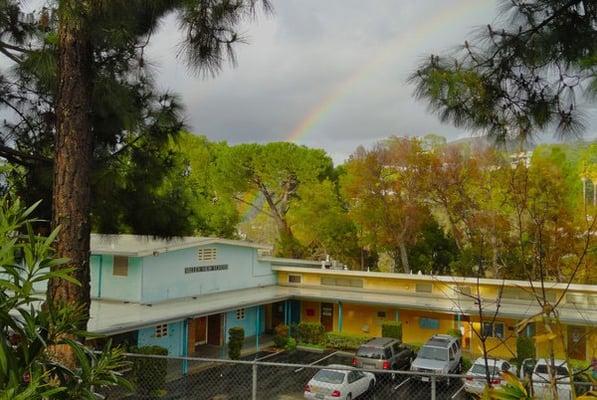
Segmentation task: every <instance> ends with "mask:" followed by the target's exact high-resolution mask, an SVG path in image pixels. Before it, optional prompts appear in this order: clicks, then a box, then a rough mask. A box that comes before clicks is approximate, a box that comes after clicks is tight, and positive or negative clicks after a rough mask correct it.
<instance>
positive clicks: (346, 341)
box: [324, 332, 371, 350]
mask: <svg viewBox="0 0 597 400" xmlns="http://www.w3.org/2000/svg"><path fill="white" fill-rule="evenodd" d="M370 339H371V336H364V335H351V334H348V333H339V332H328V333H326V334H325V339H324V344H325V347H329V348H333V349H337V350H356V349H358V348H359V346H360V345H362V344H363V343H365V342H366V341H368V340H370Z"/></svg>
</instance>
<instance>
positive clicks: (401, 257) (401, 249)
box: [400, 242, 410, 274]
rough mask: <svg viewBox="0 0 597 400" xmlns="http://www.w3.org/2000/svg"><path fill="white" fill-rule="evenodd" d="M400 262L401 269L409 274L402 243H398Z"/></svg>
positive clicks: (404, 247)
mask: <svg viewBox="0 0 597 400" xmlns="http://www.w3.org/2000/svg"><path fill="white" fill-rule="evenodd" d="M400 261H401V263H402V268H403V269H404V273H406V274H410V264H409V263H408V253H407V252H406V246H405V245H404V242H400Z"/></svg>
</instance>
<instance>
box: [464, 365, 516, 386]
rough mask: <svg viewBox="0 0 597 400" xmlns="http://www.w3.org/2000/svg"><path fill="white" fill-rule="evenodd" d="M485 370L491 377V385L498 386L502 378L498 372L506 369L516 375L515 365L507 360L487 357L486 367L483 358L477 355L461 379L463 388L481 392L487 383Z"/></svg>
mask: <svg viewBox="0 0 597 400" xmlns="http://www.w3.org/2000/svg"><path fill="white" fill-rule="evenodd" d="M487 370H489V376H490V378H491V385H492V386H493V387H500V386H501V385H502V379H501V376H500V374H501V373H502V372H505V371H508V372H511V373H512V374H514V375H516V366H513V365H512V364H510V363H509V362H508V361H505V360H500V359H498V358H489V359H487V369H486V366H485V359H484V358H483V357H479V358H477V359H476V360H475V362H474V363H473V365H472V366H471V368H470V369H469V370H468V371H467V372H466V376H465V377H464V378H463V379H462V381H463V383H464V390H465V391H467V392H468V393H472V394H481V393H483V389H484V388H485V385H486V384H487Z"/></svg>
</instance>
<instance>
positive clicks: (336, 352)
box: [294, 351, 339, 372]
mask: <svg viewBox="0 0 597 400" xmlns="http://www.w3.org/2000/svg"><path fill="white" fill-rule="evenodd" d="M338 353H339V351H334V352H333V353H331V354H328V355H327V356H325V357H323V358H320V359H319V360H315V361H313V362H312V363H311V364H309V365H315V364H318V363H320V362H322V361H323V360H325V359H328V358H330V357H331V356H335V355H336V354H338ZM304 369H305V367H301V368H297V369H295V370H294V372H300V371H302V370H304Z"/></svg>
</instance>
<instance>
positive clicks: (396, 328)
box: [381, 321, 402, 341]
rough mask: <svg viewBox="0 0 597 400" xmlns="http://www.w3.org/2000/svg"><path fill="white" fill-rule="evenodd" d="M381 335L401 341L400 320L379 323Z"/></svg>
mask: <svg viewBox="0 0 597 400" xmlns="http://www.w3.org/2000/svg"><path fill="white" fill-rule="evenodd" d="M381 336H383V337H387V338H393V339H398V340H400V341H402V322H400V321H386V322H384V323H383V324H382V325H381Z"/></svg>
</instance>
